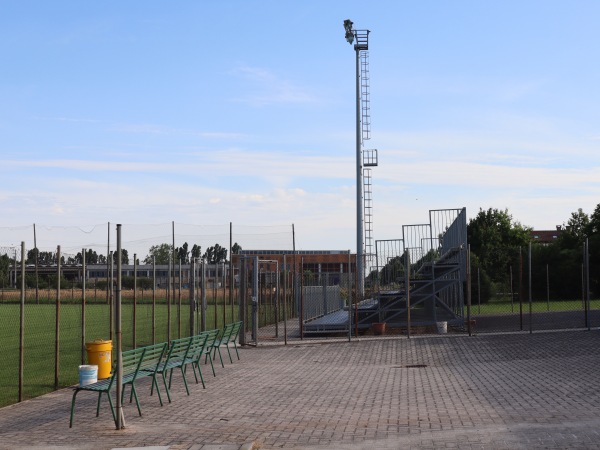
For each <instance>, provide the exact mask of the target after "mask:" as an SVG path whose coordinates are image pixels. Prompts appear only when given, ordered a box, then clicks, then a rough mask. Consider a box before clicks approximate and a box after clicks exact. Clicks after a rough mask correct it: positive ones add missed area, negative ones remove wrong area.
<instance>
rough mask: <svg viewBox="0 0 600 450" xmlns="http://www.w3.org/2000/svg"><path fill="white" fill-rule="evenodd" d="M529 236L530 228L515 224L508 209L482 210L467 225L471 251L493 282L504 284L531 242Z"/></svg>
mask: <svg viewBox="0 0 600 450" xmlns="http://www.w3.org/2000/svg"><path fill="white" fill-rule="evenodd" d="M530 233H531V228H530V227H525V226H523V225H521V224H520V223H519V222H516V221H514V220H513V218H512V216H511V215H510V214H509V213H508V210H507V209H505V210H504V211H500V210H498V209H492V208H489V209H488V210H487V211H484V210H483V209H480V210H479V213H478V214H477V216H476V217H475V218H473V219H471V220H470V221H469V224H468V225H467V236H468V242H469V243H470V245H471V251H472V253H474V254H475V255H477V256H478V258H479V261H480V262H481V269H482V270H483V271H485V273H486V274H487V275H488V276H489V277H490V278H491V279H492V281H494V282H503V281H505V278H506V276H507V275H506V274H507V273H508V269H509V266H510V265H511V263H512V262H513V261H514V259H515V257H516V255H518V250H519V247H524V246H526V245H528V243H529V242H530V241H531V234H530Z"/></svg>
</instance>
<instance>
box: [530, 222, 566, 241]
mask: <svg viewBox="0 0 600 450" xmlns="http://www.w3.org/2000/svg"><path fill="white" fill-rule="evenodd" d="M560 233H562V229H561V228H560V226H557V227H556V230H532V231H531V233H530V235H531V240H532V241H533V242H539V243H540V244H544V245H548V244H551V243H552V242H555V241H556V240H557V239H558V237H559V236H560Z"/></svg>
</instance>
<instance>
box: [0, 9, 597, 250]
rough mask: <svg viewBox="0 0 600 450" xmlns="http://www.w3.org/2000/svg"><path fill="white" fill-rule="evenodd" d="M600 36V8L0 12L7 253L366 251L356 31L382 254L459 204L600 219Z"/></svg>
mask: <svg viewBox="0 0 600 450" xmlns="http://www.w3.org/2000/svg"><path fill="white" fill-rule="evenodd" d="M598 17H600V2H597V1H573V2H564V1H553V0H545V1H536V0H532V1H527V2H523V1H513V0H508V1H503V2H481V1H462V0H457V1H453V2H446V1H427V0H426V1H421V2H407V1H398V0H395V1H373V2H358V1H344V2H342V1H322V0H304V1H301V2H300V1H296V2H293V1H283V0H276V1H275V0H263V1H258V0H244V1H241V0H223V1H219V2H209V1H205V2H202V1H187V0H181V1H174V2H162V1H154V0H144V1H141V0H132V1H127V2H122V1H104V2H81V1H74V0H73V1H66V0H55V1H52V2H48V1H30V0H24V1H13V0H0V58H1V60H2V69H1V70H0V211H2V213H1V214H0V247H2V246H12V245H15V244H18V243H19V242H20V241H26V246H27V247H28V248H32V247H33V236H32V233H31V228H32V224H34V223H35V224H36V225H37V232H38V233H37V234H38V240H39V241H38V247H40V248H43V247H44V246H46V247H47V248H50V247H52V246H56V245H60V244H61V243H63V244H65V243H66V244H65V245H66V246H67V247H68V248H69V249H71V251H72V249H76V248H77V247H78V246H79V247H81V246H82V245H86V246H88V245H92V246H93V245H96V244H97V245H101V244H100V243H101V242H102V239H103V238H102V237H100V238H97V237H95V236H94V237H93V238H91V237H89V235H90V233H91V230H101V236H105V234H106V230H105V229H106V227H107V224H108V223H110V224H116V223H120V224H123V240H124V242H125V244H124V246H129V247H130V250H129V251H130V253H132V250H131V248H135V249H137V252H138V253H139V254H140V255H142V257H143V256H144V252H145V249H147V248H149V246H150V245H151V244H153V243H161V242H170V241H169V240H168V239H165V237H168V236H169V233H170V230H171V227H172V224H173V223H175V224H177V228H178V230H179V229H180V228H182V226H180V225H179V224H185V226H188V225H189V226H191V227H196V229H195V231H189V234H188V235H186V233H188V231H185V232H183V231H182V232H181V233H178V237H177V240H178V242H176V245H177V246H178V245H180V244H181V242H179V241H182V240H184V239H187V238H189V240H188V242H189V241H193V240H194V233H197V234H202V235H203V236H204V237H208V241H209V242H210V239H211V238H212V237H214V239H213V240H221V241H220V242H219V243H220V245H224V246H228V244H229V243H228V242H226V241H225V237H226V236H227V239H228V233H229V226H230V224H232V228H233V230H234V240H235V241H241V242H239V244H240V245H241V246H242V247H243V248H251V247H254V246H257V245H262V246H263V248H265V247H271V248H275V247H278V248H281V247H283V248H286V247H287V248H291V243H292V239H291V226H292V224H293V225H294V233H295V243H296V248H298V249H305V250H309V249H350V250H351V251H352V252H354V251H356V159H355V158H356V147H355V138H356V132H355V102H356V97H355V93H356V92H355V82H356V79H355V52H354V50H353V48H352V46H351V45H349V44H348V43H347V42H346V41H345V39H344V28H343V21H344V19H348V18H349V19H351V20H352V21H353V22H354V25H355V28H357V29H368V30H370V35H369V70H370V73H369V75H370V79H369V81H370V106H371V109H370V114H371V139H370V140H369V141H366V142H365V148H368V149H377V151H378V161H379V165H378V166H377V167H374V168H373V170H372V177H373V180H372V182H373V187H372V191H373V237H374V239H396V238H401V226H402V225H409V224H414V223H423V222H424V221H427V220H428V211H429V210H430V209H446V208H448V209H454V208H462V207H466V209H467V216H468V218H473V217H475V216H476V215H477V213H478V212H479V210H480V208H483V209H488V208H497V209H501V210H504V209H508V212H509V213H510V214H511V215H512V216H513V219H514V220H515V221H518V222H520V223H521V224H523V225H525V226H529V227H532V228H534V229H538V230H543V229H553V228H555V227H556V225H559V224H563V223H565V222H567V221H568V219H569V218H570V215H571V213H572V212H574V211H577V209H578V208H582V209H583V210H584V212H586V213H588V214H591V213H592V212H593V210H594V208H595V207H596V205H597V204H599V203H600V127H599V123H600V121H599V120H598V119H599V117H600V89H599V88H598V80H599V79H600V58H599V55H598V42H600V27H598ZM108 227H109V230H111V229H112V231H110V232H111V233H112V232H114V226H111V225H108ZM156 227H158V228H160V231H156ZM244 227H256V228H255V230H256V231H255V232H253V231H248V228H244ZM183 228H185V227H183ZM216 229H218V230H220V231H218V232H214V231H213V230H216ZM240 229H243V230H244V231H243V232H241V234H240V235H236V230H240ZM49 230H53V232H52V233H50V232H49ZM199 230H202V231H199ZM46 231H48V232H46ZM270 233H272V238H273V239H272V241H270V240H269V238H268V237H269V234H270ZM253 234H260V235H263V234H265V236H262V237H261V239H262V241H261V242H260V243H258V242H256V241H254V240H253V239H250V238H248V236H250V235H253ZM217 235H218V237H217ZM237 237H239V239H236V238H237ZM244 237H245V238H246V239H245V240H244ZM111 239H113V243H114V238H111ZM156 240H159V241H161V242H154V241H156ZM40 241H41V243H40ZM190 246H191V242H190ZM204 248H206V247H204Z"/></svg>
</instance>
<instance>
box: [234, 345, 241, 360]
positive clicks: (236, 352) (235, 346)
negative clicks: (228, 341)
mask: <svg viewBox="0 0 600 450" xmlns="http://www.w3.org/2000/svg"><path fill="white" fill-rule="evenodd" d="M233 347H234V348H235V354H236V355H237V358H238V359H240V354H239V353H238V349H237V344H236V343H235V341H233Z"/></svg>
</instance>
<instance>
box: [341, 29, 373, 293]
mask: <svg viewBox="0 0 600 450" xmlns="http://www.w3.org/2000/svg"><path fill="white" fill-rule="evenodd" d="M353 25H354V24H353V23H352V21H351V20H350V19H346V20H344V29H345V30H346V36H345V37H346V40H347V41H348V43H349V44H350V45H352V43H354V41H355V40H356V43H354V51H355V52H356V272H357V282H356V283H357V284H356V290H357V294H358V295H359V296H360V297H361V298H362V297H364V293H365V286H364V279H365V270H364V260H365V255H364V230H363V214H364V209H363V157H362V139H363V138H364V137H365V136H363V135H364V134H366V135H367V139H368V133H369V128H368V121H364V120H363V122H362V125H363V126H362V127H361V89H360V88H361V77H360V57H361V53H362V54H363V55H364V54H366V51H367V50H369V32H370V31H369V30H356V29H354V28H353ZM361 131H362V134H361Z"/></svg>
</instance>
